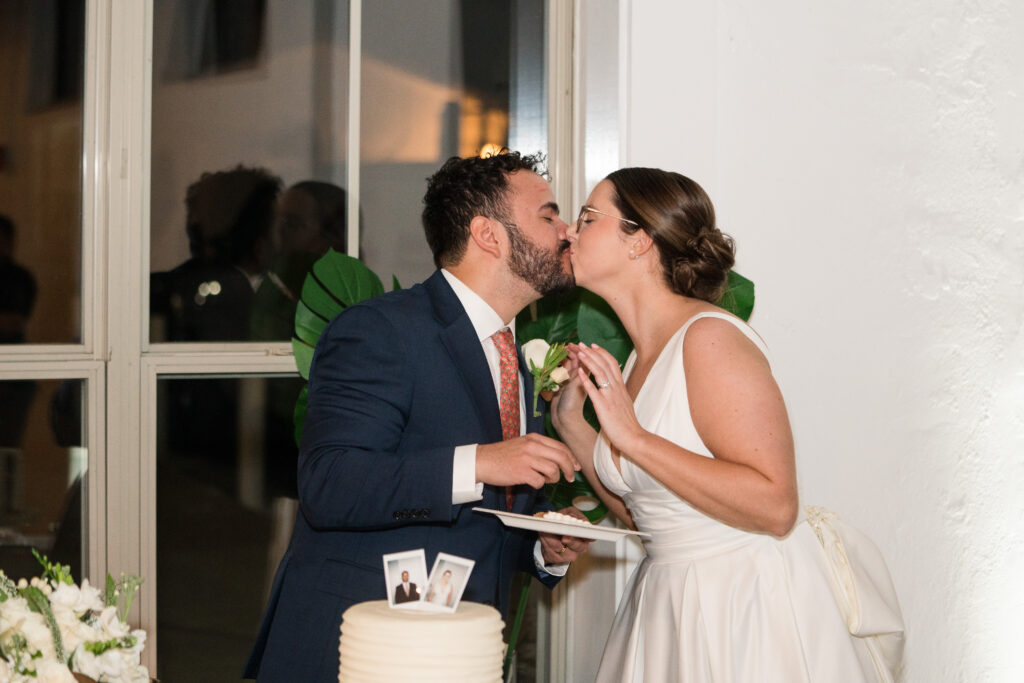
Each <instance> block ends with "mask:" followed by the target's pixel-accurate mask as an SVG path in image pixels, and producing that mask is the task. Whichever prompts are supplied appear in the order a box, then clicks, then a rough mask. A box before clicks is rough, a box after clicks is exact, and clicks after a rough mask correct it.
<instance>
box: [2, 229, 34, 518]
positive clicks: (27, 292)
mask: <svg viewBox="0 0 1024 683" xmlns="http://www.w3.org/2000/svg"><path fill="white" fill-rule="evenodd" d="M14 238H15V230H14V222H13V221H11V219H10V218H8V217H7V216H3V215H0V344H24V343H25V329H26V327H27V326H28V321H29V318H30V317H31V315H32V309H33V308H34V307H35V303H36V280H35V277H33V276H32V273H30V272H29V271H28V269H26V268H24V267H23V266H21V265H19V264H18V263H16V262H15V260H14ZM35 393H36V383H35V382H34V381H33V380H7V381H2V382H0V448H20V447H21V442H22V440H23V438H24V436H25V426H26V424H27V421H28V411H29V408H30V407H31V406H32V399H33V397H34V396H35ZM7 483H8V485H10V486H13V485H14V484H15V482H14V481H8V482H7ZM14 499H15V496H14V495H13V492H11V491H0V513H3V512H6V511H10V510H11V509H13V508H12V506H13V504H14V503H13V501H14Z"/></svg>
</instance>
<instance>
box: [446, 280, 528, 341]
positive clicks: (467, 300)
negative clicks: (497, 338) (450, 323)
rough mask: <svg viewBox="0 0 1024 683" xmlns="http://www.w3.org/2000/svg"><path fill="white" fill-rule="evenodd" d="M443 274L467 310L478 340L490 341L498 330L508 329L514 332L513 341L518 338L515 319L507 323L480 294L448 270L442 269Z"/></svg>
mask: <svg viewBox="0 0 1024 683" xmlns="http://www.w3.org/2000/svg"><path fill="white" fill-rule="evenodd" d="M441 274H442V275H444V279H445V280H447V281H448V284H449V285H451V287H452V290H453V291H454V292H455V296H457V297H458V298H459V303H461V304H462V307H463V308H464V309H466V315H468V316H469V322H471V323H472V324H473V330H474V331H475V332H476V336H477V338H478V339H479V340H480V341H481V342H482V341H484V340H485V339H489V338H490V336H491V335H492V334H494V333H495V332H497V331H498V330H500V329H502V328H504V327H508V328H509V329H510V330H512V337H513V339H514V338H515V336H516V320H515V318H513V319H512V320H511V321H510V322H507V323H506V322H505V321H504V320H502V319H501V316H500V315H498V312H497V311H495V310H494V309H493V308H491V306H490V304H488V303H487V302H486V301H484V300H483V299H482V298H481V297H480V295H479V294H477V293H476V292H474V291H473V290H472V289H470V288H469V285H467V284H466V283H465V282H463V281H462V280H460V279H459V278H457V277H455V276H454V275H452V274H451V273H450V272H448V271H447V270H446V269H444V268H442V269H441Z"/></svg>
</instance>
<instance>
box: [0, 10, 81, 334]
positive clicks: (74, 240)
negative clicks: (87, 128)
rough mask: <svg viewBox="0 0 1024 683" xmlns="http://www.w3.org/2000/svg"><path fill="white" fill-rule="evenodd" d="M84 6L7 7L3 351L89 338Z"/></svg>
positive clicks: (1, 105) (0, 161) (1, 32)
mask: <svg viewBox="0 0 1024 683" xmlns="http://www.w3.org/2000/svg"><path fill="white" fill-rule="evenodd" d="M84 8H85V3H84V0H77V1H72V0H63V1H61V2H32V1H31V0H9V1H5V2H0V88H2V90H3V96H2V97H0V344H23V343H26V342H28V343H37V344H48V343H61V344H70V343H75V342H78V341H79V340H80V339H81V320H82V312H81V305H82V301H81V299H82V289H81V273H82V265H81V262H82V236H81V232H82V229H81V226H82V221H81V214H82V190H81V176H82V174H81V157H82V83H83V73H84V71H83V63H84V60H83V55H84V36H85V24H84V16H85V9H84Z"/></svg>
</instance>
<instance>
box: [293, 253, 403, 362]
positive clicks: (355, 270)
mask: <svg viewBox="0 0 1024 683" xmlns="http://www.w3.org/2000/svg"><path fill="white" fill-rule="evenodd" d="M383 293H384V285H382V284H381V282H380V278H379V277H377V275H376V274H375V273H374V272H373V271H372V270H370V269H369V268H367V267H366V266H365V265H364V264H363V263H362V261H360V260H359V259H357V258H353V257H351V256H347V255H345V254H340V253H338V252H336V251H334V250H333V249H329V250H328V251H327V253H326V254H324V255H323V256H322V257H320V258H319V259H317V261H316V263H314V264H313V267H312V268H311V269H310V272H309V274H308V275H307V276H306V281H305V283H304V284H303V285H302V299H301V301H299V303H298V305H297V306H296V309H295V336H294V337H293V338H292V350H293V351H294V352H295V364H296V365H297V366H298V369H299V374H300V375H302V377H303V379H307V380H308V379H309V365H310V363H311V362H312V361H313V349H314V348H316V342H317V340H318V339H319V338H320V335H321V334H322V333H323V331H324V328H325V327H327V323H329V322H330V321H331V319H332V318H334V316H336V315H337V314H338V313H340V312H341V311H342V310H343V309H345V308H348V307H349V306H351V305H352V304H355V303H359V302H360V301H364V300H366V299H369V298H372V297H375V296H377V295H378V294H383Z"/></svg>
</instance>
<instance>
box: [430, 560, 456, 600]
mask: <svg viewBox="0 0 1024 683" xmlns="http://www.w3.org/2000/svg"><path fill="white" fill-rule="evenodd" d="M454 588H455V586H454V585H453V584H452V570H451V569H445V570H444V573H443V574H441V578H440V579H438V580H437V581H435V582H434V583H432V584H431V585H430V592H429V593H427V602H431V603H433V604H435V605H443V606H445V607H451V606H452V605H453V604H454V602H455V591H454Z"/></svg>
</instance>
